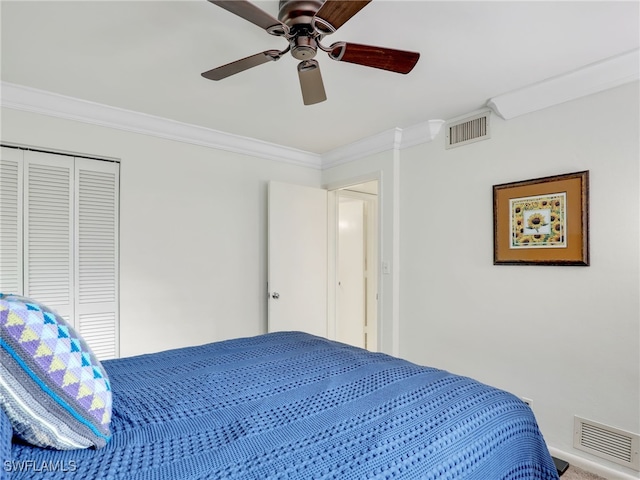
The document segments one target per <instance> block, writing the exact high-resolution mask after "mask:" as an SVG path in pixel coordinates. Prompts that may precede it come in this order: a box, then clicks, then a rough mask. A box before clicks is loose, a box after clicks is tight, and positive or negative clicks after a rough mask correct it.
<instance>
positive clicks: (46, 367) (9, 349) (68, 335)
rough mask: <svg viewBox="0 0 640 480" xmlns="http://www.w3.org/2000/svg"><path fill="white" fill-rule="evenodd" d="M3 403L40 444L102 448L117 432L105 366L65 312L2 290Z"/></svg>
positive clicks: (24, 434)
mask: <svg viewBox="0 0 640 480" xmlns="http://www.w3.org/2000/svg"><path fill="white" fill-rule="evenodd" d="M0 333H1V334H2V335H1V337H0V407H2V409H3V410H4V411H5V412H6V414H7V416H8V417H9V419H10V420H11V425H12V427H13V433H14V434H15V435H16V436H18V437H20V438H21V439H22V440H24V441H26V442H28V443H30V444H32V445H36V446H39V447H50V448H55V449H58V450H72V449H78V448H89V447H95V448H101V447H103V446H105V445H106V444H107V442H108V441H109V439H110V438H111V432H110V430H109V425H110V423H111V401H112V399H111V386H110V383H109V378H108V377H107V373H106V372H105V370H104V368H103V366H102V365H101V363H100V362H99V361H98V359H97V358H96V357H95V355H94V354H93V352H92V351H91V349H90V348H89V346H88V345H87V344H86V342H85V341H84V340H83V339H82V337H81V336H80V335H79V334H78V333H77V332H76V331H75V329H74V328H73V327H72V326H71V325H69V324H68V323H67V322H66V321H65V320H64V319H63V318H62V317H60V315H58V314H57V313H56V312H54V311H53V310H51V309H50V308H48V307H46V306H45V305H42V304H41V303H38V302H37V301H35V300H32V299H29V298H25V297H21V296H18V295H3V294H1V293H0Z"/></svg>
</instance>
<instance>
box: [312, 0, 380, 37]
mask: <svg viewBox="0 0 640 480" xmlns="http://www.w3.org/2000/svg"><path fill="white" fill-rule="evenodd" d="M369 2H371V0H346V1H345V0H326V1H325V2H324V3H323V4H322V6H321V7H320V9H319V10H318V11H317V12H316V15H315V18H314V24H315V27H316V29H317V30H318V31H319V32H320V33H322V34H329V33H333V32H335V31H336V30H337V29H339V28H340V27H341V26H342V25H344V24H345V23H346V22H347V20H349V19H350V18H351V17H353V16H354V15H355V14H356V13H358V12H359V11H360V10H362V9H363V8H364V7H366V6H367V5H368V4H369Z"/></svg>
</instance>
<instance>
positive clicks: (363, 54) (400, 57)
mask: <svg viewBox="0 0 640 480" xmlns="http://www.w3.org/2000/svg"><path fill="white" fill-rule="evenodd" d="M329 56H330V57H331V58H332V59H333V60H337V61H339V62H349V63H356V64H358V65H364V66H365V67H373V68H380V69H382V70H389V71H390V72H396V73H404V74H407V73H409V72H410V71H411V70H413V67H415V65H416V63H418V59H419V58H420V54H419V53H417V52H407V51H405V50H394V49H393V48H384V47H374V46H372V45H360V44H357V43H345V42H338V43H334V44H333V45H331V47H329Z"/></svg>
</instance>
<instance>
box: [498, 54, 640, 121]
mask: <svg viewBox="0 0 640 480" xmlns="http://www.w3.org/2000/svg"><path fill="white" fill-rule="evenodd" d="M639 79H640V49H636V50H632V51H630V52H626V53H623V54H621V55H618V56H615V57H611V58H608V59H606V60H603V61H601V62H597V63H593V64H591V65H587V66H586V67H583V68H580V69H578V70H574V71H572V72H569V73H566V74H564V75H560V76H558V77H553V78H550V79H548V80H544V81H542V82H539V83H535V84H533V85H530V86H528V87H524V88H521V89H519V90H515V91H513V92H510V93H505V94H504V95H498V96H497V97H494V98H492V99H490V100H489V101H488V102H487V106H489V107H490V108H491V109H493V110H494V111H495V112H496V113H497V114H498V115H499V116H501V117H502V118H504V119H505V120H509V119H511V118H514V117H518V116H520V115H524V114H527V113H531V112H535V111H537V110H542V109H543V108H547V107H551V106H553V105H558V104H560V103H564V102H568V101H570V100H575V99H577V98H581V97H585V96H587V95H591V94H594V93H598V92H602V91H604V90H608V89H610V88H614V87H618V86H620V85H624V84H625V83H629V82H633V81H636V80H639Z"/></svg>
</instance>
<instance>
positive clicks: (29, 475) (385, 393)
mask: <svg viewBox="0 0 640 480" xmlns="http://www.w3.org/2000/svg"><path fill="white" fill-rule="evenodd" d="M103 364H104V367H105V369H106V370H107V372H108V375H109V377H110V379H111V385H112V390H113V420H112V424H111V430H112V433H113V438H112V440H111V441H110V442H109V443H108V444H107V446H106V447H104V448H102V449H99V450H94V449H88V450H71V451H53V450H46V449H42V448H37V447H31V446H27V445H19V444H15V443H14V444H13V446H12V447H11V458H10V459H4V458H3V459H0V460H2V461H3V465H2V467H3V472H1V473H3V474H4V475H7V473H9V474H10V477H9V478H11V479H12V480H13V479H36V478H59V479H64V480H77V479H87V480H96V479H132V480H133V479H158V480H171V479H185V480H187V479H202V480H211V479H239V478H243V479H244V478H250V479H261V480H263V479H267V478H269V479H271V478H274V479H275V478H295V479H325V478H327V479H328V478H331V479H341V480H342V479H358V480H359V479H365V478H385V479H388V478H398V479H405V478H406V479H410V478H416V479H418V478H419V479H463V478H464V479H477V480H500V479H527V480H535V479H545V480H546V479H557V478H558V476H557V473H556V469H555V466H554V464H553V461H552V459H551V457H550V455H549V453H548V450H547V447H546V445H545V443H544V440H543V438H542V436H541V435H540V432H539V430H538V426H537V424H536V420H535V418H534V416H533V414H532V412H531V410H530V409H529V407H528V406H527V405H525V404H524V403H523V402H522V401H520V400H519V399H518V398H516V397H514V396H513V395H511V394H509V393H507V392H504V391H502V390H498V389H496V388H493V387H489V386H486V385H484V384H481V383H479V382H477V381H475V380H472V379H469V378H466V377H460V376H456V375H452V374H450V373H448V372H445V371H442V370H437V369H434V368H427V367H421V366H417V365H414V364H412V363H409V362H406V361H404V360H400V359H397V358H393V357H390V356H387V355H383V354H376V353H371V352H367V351H364V350H361V349H357V348H354V347H350V346H346V345H343V344H340V343H336V342H331V341H328V340H326V339H322V338H318V337H314V336H311V335H308V334H304V333H298V332H286V333H274V334H267V335H261V336H258V337H253V338H243V339H236V340H229V341H225V342H218V343H213V344H208V345H202V346H197V347H188V348H182V349H177V350H170V351H166V352H160V353H155V354H150V355H141V356H137V357H130V358H122V359H118V360H109V361H105V362H103ZM0 413H1V412H0ZM1 417H2V416H1V415H0V419H1ZM1 431H2V429H0V432H1ZM2 440H3V441H4V439H2ZM5 450H6V449H5Z"/></svg>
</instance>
